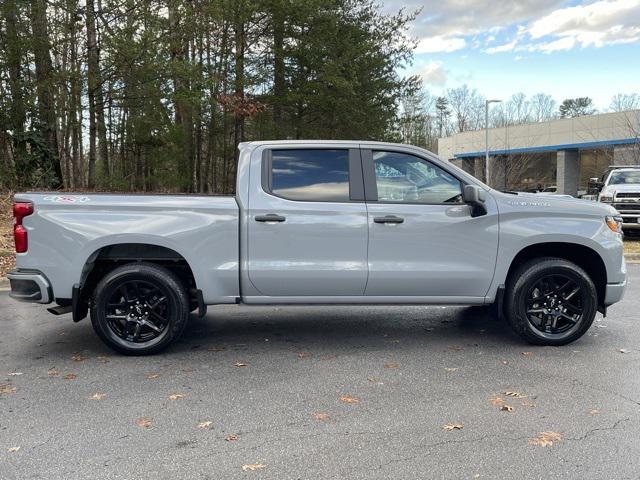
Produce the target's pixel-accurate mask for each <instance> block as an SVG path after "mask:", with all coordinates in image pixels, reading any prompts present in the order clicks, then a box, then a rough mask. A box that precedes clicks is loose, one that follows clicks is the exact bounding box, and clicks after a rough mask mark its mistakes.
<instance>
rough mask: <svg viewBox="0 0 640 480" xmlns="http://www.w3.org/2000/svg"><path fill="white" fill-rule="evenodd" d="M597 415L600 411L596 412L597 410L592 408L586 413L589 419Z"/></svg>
mask: <svg viewBox="0 0 640 480" xmlns="http://www.w3.org/2000/svg"><path fill="white" fill-rule="evenodd" d="M599 413H600V410H598V409H597V408H592V409H591V410H589V411H588V412H587V415H589V416H590V417H593V416H594V415H598V414H599Z"/></svg>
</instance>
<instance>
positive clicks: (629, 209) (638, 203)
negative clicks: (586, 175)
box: [589, 165, 640, 230]
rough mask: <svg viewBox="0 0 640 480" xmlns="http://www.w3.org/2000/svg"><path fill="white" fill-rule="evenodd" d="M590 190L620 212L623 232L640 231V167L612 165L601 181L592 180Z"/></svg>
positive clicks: (600, 200) (601, 200) (598, 198)
mask: <svg viewBox="0 0 640 480" xmlns="http://www.w3.org/2000/svg"><path fill="white" fill-rule="evenodd" d="M589 189H590V192H593V194H595V195H596V198H597V200H598V201H599V202H602V203H606V204H609V205H611V206H612V207H613V208H615V209H616V210H617V211H618V213H619V215H620V217H621V218H622V229H623V230H638V229H640V165H633V166H631V165H620V166H616V165H612V166H610V167H609V168H608V169H607V171H606V172H605V173H604V175H602V178H601V179H598V178H592V179H591V180H590V182H589Z"/></svg>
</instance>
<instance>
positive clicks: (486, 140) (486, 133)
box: [484, 100, 502, 186]
mask: <svg viewBox="0 0 640 480" xmlns="http://www.w3.org/2000/svg"><path fill="white" fill-rule="evenodd" d="M501 101H502V100H485V102H484V147H485V151H484V176H485V182H486V183H487V185H489V181H490V180H489V178H490V177H489V104H490V103H499V102H501ZM489 186H491V185H489Z"/></svg>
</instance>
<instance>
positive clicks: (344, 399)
mask: <svg viewBox="0 0 640 480" xmlns="http://www.w3.org/2000/svg"><path fill="white" fill-rule="evenodd" d="M340 401H341V402H342V403H360V399H359V398H358V397H350V396H349V395H342V396H341V397H340Z"/></svg>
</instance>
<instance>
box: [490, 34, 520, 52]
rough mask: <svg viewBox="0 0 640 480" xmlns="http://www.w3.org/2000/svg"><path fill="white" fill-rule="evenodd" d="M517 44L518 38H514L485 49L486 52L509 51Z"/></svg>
mask: <svg viewBox="0 0 640 480" xmlns="http://www.w3.org/2000/svg"><path fill="white" fill-rule="evenodd" d="M517 44H518V39H517V38H516V39H514V40H512V41H511V42H509V43H503V44H502V45H498V46H497V47H490V48H487V49H485V52H486V53H503V52H511V51H513V50H514V49H515V48H516V45H517Z"/></svg>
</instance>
